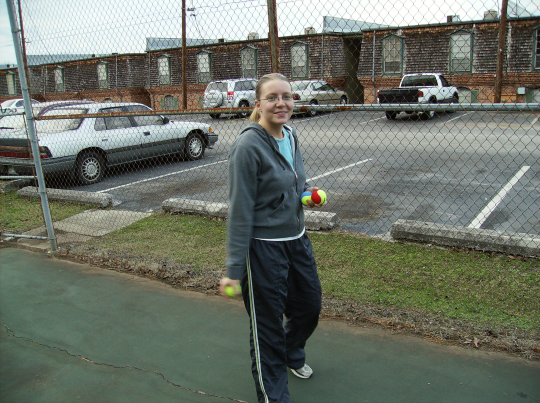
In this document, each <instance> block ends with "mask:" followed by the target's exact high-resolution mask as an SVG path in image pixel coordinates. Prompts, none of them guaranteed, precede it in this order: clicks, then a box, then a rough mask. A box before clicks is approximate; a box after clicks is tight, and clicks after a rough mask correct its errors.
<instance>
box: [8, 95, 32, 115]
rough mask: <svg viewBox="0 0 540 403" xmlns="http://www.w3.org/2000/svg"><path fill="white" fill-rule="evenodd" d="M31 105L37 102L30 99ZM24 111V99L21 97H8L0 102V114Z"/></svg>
mask: <svg viewBox="0 0 540 403" xmlns="http://www.w3.org/2000/svg"><path fill="white" fill-rule="evenodd" d="M31 102H32V105H36V104H39V102H38V101H36V100H35V99H32V100H31ZM17 112H24V100H23V99H22V98H17V99H8V100H7V101H4V102H2V104H1V105H0V115H7V114H10V113H17Z"/></svg>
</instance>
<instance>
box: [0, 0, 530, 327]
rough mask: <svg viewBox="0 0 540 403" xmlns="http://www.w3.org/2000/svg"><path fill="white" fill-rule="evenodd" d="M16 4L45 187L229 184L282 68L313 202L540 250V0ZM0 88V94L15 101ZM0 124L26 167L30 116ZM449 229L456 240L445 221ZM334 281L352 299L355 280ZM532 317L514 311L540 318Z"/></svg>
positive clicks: (178, 190) (209, 197)
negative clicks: (259, 88) (237, 150)
mask: <svg viewBox="0 0 540 403" xmlns="http://www.w3.org/2000/svg"><path fill="white" fill-rule="evenodd" d="M507 3H508V4H507ZM15 6H16V7H15V9H16V10H18V16H17V19H18V22H19V24H20V28H21V32H20V33H21V36H22V37H23V38H24V40H23V41H21V44H22V45H23V46H22V51H23V56H24V59H25V63H26V65H25V70H26V74H27V77H28V83H29V90H30V94H31V97H32V99H34V100H35V101H36V103H35V104H33V114H34V117H35V119H36V122H35V129H36V134H37V137H38V139H39V147H40V154H41V166H42V168H43V171H44V173H45V178H46V181H47V186H48V188H49V190H51V189H53V188H57V189H62V190H76V191H84V192H89V193H92V194H95V195H110V196H111V199H112V207H111V208H110V210H111V211H112V212H116V213H117V214H118V215H122V214H125V212H126V211H129V212H139V213H152V212H159V211H160V210H161V208H162V205H163V203H164V202H165V201H167V200H170V199H172V198H175V199H183V200H185V199H187V200H197V201H202V202H204V204H208V203H227V198H228V188H227V156H228V152H229V149H230V146H231V144H232V143H233V142H234V140H235V139H236V137H237V136H238V134H239V133H240V132H241V130H242V129H243V127H244V126H245V125H246V124H247V116H248V115H249V113H250V112H251V110H252V108H253V106H254V101H255V91H254V86H255V84H256V82H257V79H258V78H260V77H261V76H262V75H264V74H267V73H270V72H272V71H280V72H281V73H282V74H284V75H285V76H286V77H287V78H289V79H290V80H291V82H292V95H293V98H294V101H295V114H294V115H293V117H292V119H291V120H290V122H289V123H290V125H291V126H294V127H295V128H296V130H297V132H298V135H299V140H300V145H301V147H302V150H303V158H304V161H305V166H306V171H307V173H308V178H309V179H308V180H309V181H310V182H311V183H312V184H313V185H316V186H318V187H320V188H322V189H324V190H325V191H326V192H327V194H328V196H329V204H328V206H327V207H325V210H324V211H326V212H329V213H334V214H335V215H336V216H337V217H338V218H339V223H340V227H341V229H342V230H345V231H350V232H352V233H362V234H367V235H369V236H377V237H382V238H385V237H388V234H389V233H390V231H391V230H392V228H393V226H395V224H396V222H398V223H399V222H401V224H402V225H404V226H405V227H406V226H407V225H409V226H410V227H408V229H405V230H404V229H403V227H400V228H398V229H397V230H396V232H395V234H401V235H403V238H408V237H409V239H413V240H414V239H415V238H416V239H417V240H422V241H425V242H429V243H436V242H438V241H440V242H442V243H443V244H444V242H446V244H447V245H448V244H450V245H453V246H460V245H461V246H462V247H465V248H472V247H475V246H479V247H480V248H481V249H488V250H489V249H490V247H491V248H494V249H491V250H495V251H498V252H507V253H511V254H512V253H515V251H516V250H517V251H518V254H519V253H524V254H525V255H529V256H530V255H535V254H536V253H537V251H538V244H537V239H538V237H539V236H540V234H539V232H540V208H539V207H540V164H539V157H540V151H539V149H540V136H539V130H540V120H539V118H540V107H539V101H540V7H539V6H538V4H536V3H535V2H533V1H532V0H531V1H528V2H519V3H518V2H512V1H510V0H508V2H506V1H503V4H502V5H501V4H499V2H495V1H493V2H490V1H488V2H485V1H484V2H479V1H474V0H463V1H461V0H456V1H453V0H445V1H441V2H434V1H428V0H425V1H423V2H413V1H409V0H400V1H397V0H396V1H394V0H388V1H382V2H363V1H360V2H358V1H339V2H338V1H324V2H321V1H299V0H298V1H276V0H268V1H257V0H253V1H217V0H208V1H204V0H184V1H183V2H182V4H180V3H179V2H169V1H167V0H161V1H158V2H147V1H143V0H136V1H131V2H129V3H123V2H116V3H114V2H113V3H111V2H109V1H101V0H97V1H93V2H83V3H81V2H70V1H63V0H60V1H55V2H51V1H45V0H43V1H32V2H30V1H26V0H19V1H18V2H15ZM0 73H1V74H2V75H3V77H2V78H0V99H2V100H8V99H16V98H18V97H20V94H21V89H20V82H19V76H18V71H17V70H16V68H13V67H6V68H3V69H2V70H1V71H0ZM8 102H9V101H8ZM3 105H4V104H3ZM10 105H11V104H8V103H6V105H5V106H3V109H4V110H7V109H8V108H10V107H11V109H12V111H22V109H21V110H19V109H16V108H15V106H14V104H12V106H10ZM0 126H1V128H0V130H1V135H0V146H1V147H2V148H0V155H1V157H0V165H1V166H2V167H3V168H2V170H3V172H2V173H3V174H4V175H6V174H9V175H33V174H34V166H33V162H32V160H31V159H30V157H31V153H30V152H29V139H28V136H27V132H26V131H25V130H24V129H25V127H26V121H25V119H24V115H17V114H13V115H10V116H5V117H4V118H3V119H1V120H0ZM108 217H110V216H108ZM108 219H110V218H108ZM53 220H54V217H53ZM399 220H405V221H399ZM426 227H429V228H430V231H432V233H431V235H429V234H427V235H426V231H425V230H424V233H423V234H422V228H426ZM438 229H443V230H444V231H446V232H445V234H446V235H441V234H440V233H436V231H437V230H438ZM433 231H435V232H433ZM449 231H455V232H456V233H459V234H461V235H459V234H458V236H457V238H460V237H461V239H462V240H463V239H465V240H466V242H465V243H461V244H460V240H459V239H458V240H456V239H455V238H454V239H452V240H449V239H446V241H444V240H442V239H443V238H451V237H450V236H449V235H448V233H449ZM427 232H428V233H429V231H427ZM404 234H405V235H404ZM407 234H409V235H407ZM486 234H487V235H486ZM485 237H488V238H489V239H490V241H489V242H484V240H485ZM509 237H510V238H512V242H511V245H509V241H508V239H509ZM481 240H482V241H481ZM488 243H490V244H491V245H499V247H497V246H489V247H488V246H486V245H487V244H488ZM501 245H502V246H501ZM512 246H513V247H515V248H517V249H512ZM529 263H530V268H531V270H532V271H530V272H527V273H522V275H523V276H528V277H527V284H529V285H530V289H528V290H526V291H525V292H524V293H525V294H526V295H525V297H526V299H524V300H522V301H520V302H519V301H518V302H519V303H520V304H521V303H527V304H531V305H530V306H531V307H535V308H537V307H538V304H539V301H538V299H539V292H538V288H539V277H538V261H537V260H533V261H531V262H529ZM358 264H359V266H361V264H362V263H361V262H359V263H358ZM490 264H491V263H489V262H487V263H486V264H485V269H486V270H489V269H490ZM475 270H476V269H475ZM413 271H414V270H413ZM446 275H448V276H449V277H448V278H449V279H450V278H452V277H453V276H468V275H469V274H467V273H466V272H462V271H461V269H459V270H457V269H455V270H453V271H452V270H451V271H450V272H449V273H446ZM331 278H333V279H334V280H335V279H336V278H339V276H336V275H335V273H327V274H326V277H323V278H322V279H323V286H325V281H326V282H327V283H326V286H325V295H326V296H327V297H328V298H335V299H334V300H332V301H337V300H338V299H339V298H338V297H339V294H340V293H338V292H335V291H332V288H331V287H329V281H330V279H331ZM439 280H440V279H439ZM388 281H389V282H388V283H387V284H386V285H385V288H386V291H388V292H390V290H392V289H394V288H395V287H396V285H394V284H393V283H392V281H391V280H388ZM403 281H405V280H403ZM437 281H438V280H437ZM441 281H443V280H441ZM448 281H451V280H448ZM493 281H495V280H493ZM501 281H502V280H501ZM343 284H346V283H343ZM347 284H348V283H347ZM402 286H403V287H405V285H403V284H402ZM426 287H428V285H427V284H426ZM496 290H497V285H496V284H490V286H489V287H486V288H485V289H484V290H482V291H479V294H478V295H476V296H475V298H478V299H482V298H483V297H485V296H486V295H487V294H489V293H494V292H496ZM482 293H485V295H482ZM345 294H346V295H345V296H343V298H342V300H347V301H349V307H352V306H355V308H354V309H360V308H358V304H361V303H363V302H362V297H360V296H358V295H357V294H355V293H352V292H351V293H345ZM441 298H442V300H440V301H439V302H440V304H441V306H442V305H444V304H446V302H445V301H444V298H445V297H444V296H442V297H441ZM446 298H448V296H447V297H446ZM364 302H365V301H364ZM329 304H330V305H332V304H334V305H333V306H336V305H335V304H338V305H339V303H335V302H332V303H329ZM390 305H391V304H390ZM398 305H399V304H397V305H396V306H398ZM472 305H474V304H473V303H471V306H467V307H466V309H470V310H474V307H473V306H472ZM372 306H375V305H372ZM377 306H378V307H379V308H380V305H377ZM379 308H377V309H379ZM350 309H352V308H350ZM354 309H352V310H351V311H350V312H353V311H354ZM396 309H397V308H396ZM379 310H381V312H382V313H380V312H379V314H378V315H379V317H380V316H381V315H382V316H384V315H386V316H388V315H390V313H388V312H390V311H391V310H390V311H389V310H388V309H387V308H384V307H383V308H380V309H379ZM398 311H399V310H398ZM398 311H395V312H394V313H392V314H391V315H390V316H392V315H394V316H396V317H398V316H400V315H402V312H401V311H399V312H398ZM435 311H437V309H435ZM362 315H363V314H357V315H356V316H362ZM352 316H355V315H352ZM537 319H538V318H536V321H535V320H529V319H527V320H526V324H525V325H524V326H522V327H521V328H520V329H521V330H524V329H525V330H527V331H531V330H532V331H533V333H534V332H536V334H537V335H538V326H539V322H538V321H537ZM431 320H432V319H429V320H424V319H421V320H420V322H421V321H424V322H425V321H431ZM417 322H418V321H417ZM445 326H446V325H445ZM452 326H453V325H452V324H450V325H448V327H449V328H450V327H452ZM518 327H519V326H518Z"/></svg>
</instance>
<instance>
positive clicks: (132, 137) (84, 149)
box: [0, 103, 218, 185]
mask: <svg viewBox="0 0 540 403" xmlns="http://www.w3.org/2000/svg"><path fill="white" fill-rule="evenodd" d="M125 112H143V113H146V114H145V115H136V114H134V115H131V116H98V117H78V116H74V117H73V118H71V119H70V118H66V119H54V120H52V119H51V120H38V121H36V131H37V134H38V137H39V146H40V152H41V158H42V160H41V164H42V167H43V172H44V173H45V174H52V173H59V172H60V173H67V174H68V175H70V176H71V177H72V178H74V179H77V180H79V181H80V182H81V183H82V184H84V185H89V184H93V183H97V182H99V181H100V180H101V179H102V178H103V175H104V173H105V171H106V170H107V168H108V167H111V166H115V165H120V164H125V163H129V162H134V161H140V160H144V159H148V158H153V157H160V156H165V155H178V154H179V155H181V156H182V157H185V158H187V159H190V160H197V159H200V158H202V157H203V155H204V152H205V149H206V148H208V147H212V146H213V145H214V144H215V143H216V142H217V139H218V137H217V135H216V134H214V133H213V131H212V128H211V127H210V126H209V125H207V124H205V123H198V122H176V121H171V120H169V119H168V118H166V117H163V116H160V115H154V114H149V112H152V109H150V108H149V107H147V106H146V105H142V104H137V103H86V104H80V105H68V106H62V107H58V108H54V109H51V110H49V111H48V112H46V113H44V114H43V115H42V116H51V115H57V116H58V115H81V114H107V113H110V114H112V113H125ZM3 146H4V147H3ZM0 165H5V166H11V167H13V169H14V170H15V172H16V173H18V174H21V175H27V174H31V173H32V172H33V160H32V159H31V155H30V153H29V152H28V141H27V135H26V131H25V130H19V131H16V132H12V133H10V134H9V135H2V136H0Z"/></svg>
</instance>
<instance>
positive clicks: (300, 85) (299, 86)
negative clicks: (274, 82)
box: [291, 81, 308, 91]
mask: <svg viewBox="0 0 540 403" xmlns="http://www.w3.org/2000/svg"><path fill="white" fill-rule="evenodd" d="M307 86H308V83H295V82H294V81H293V82H292V83H291V88H292V90H293V91H304V90H305V89H306V88H307Z"/></svg>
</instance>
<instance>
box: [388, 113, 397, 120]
mask: <svg viewBox="0 0 540 403" xmlns="http://www.w3.org/2000/svg"><path fill="white" fill-rule="evenodd" d="M396 116H397V112H386V119H388V120H396Z"/></svg>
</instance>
